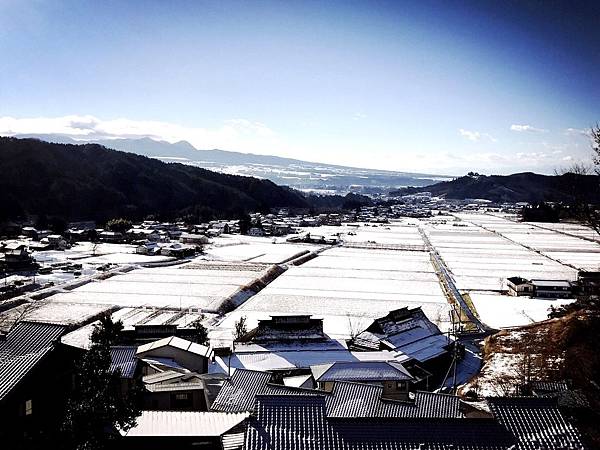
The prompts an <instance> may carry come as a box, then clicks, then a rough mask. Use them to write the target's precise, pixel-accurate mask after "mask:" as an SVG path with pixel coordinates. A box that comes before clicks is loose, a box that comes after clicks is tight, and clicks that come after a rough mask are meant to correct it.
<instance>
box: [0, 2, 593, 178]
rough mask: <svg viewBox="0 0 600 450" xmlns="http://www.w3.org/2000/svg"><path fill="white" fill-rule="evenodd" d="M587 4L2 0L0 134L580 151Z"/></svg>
mask: <svg viewBox="0 0 600 450" xmlns="http://www.w3.org/2000/svg"><path fill="white" fill-rule="evenodd" d="M598 23H600V3H598V2H590V3H586V2H578V1H565V2H558V1H550V0H548V1H544V2H527V1H519V2H513V1H502V2H486V1H452V2H447V1H445V2H442V1H439V2H438V1H428V0H420V1H414V2H403V1H390V2H387V1H368V2H367V1H363V2H354V1H342V2H337V1H318V2H311V1H302V2H300V1H265V2H263V1H245V2H233V1H219V2H216V1H215V2H202V1H194V2H178V1H169V2H150V1H146V2H136V1H127V2H110V1H102V2H85V1H72V2H70V1H60V0H48V1H44V0H39V1H28V0H0V55H1V59H0V61H1V62H0V65H1V70H0V134H16V133H50V132H59V133H66V134H70V135H72V136H75V137H77V138H78V139H89V138H92V137H125V136H128V137H131V136H133V137H136V136H151V137H153V138H156V139H165V140H168V141H177V140H182V139H185V140H188V141H190V142H191V143H192V144H193V145H195V146H196V147H197V148H221V149H225V150H236V151H245V152H254V153H263V154H273V155H281V156H290V157H295V158H300V159H307V160H313V161H322V162H328V163H337V164H345V165H354V166H360V167H371V168H380V169H392V170H402V171H422V172H431V173H440V174H461V173H464V172H465V171H468V170H476V171H480V172H484V173H511V172H518V171H525V170H533V171H537V172H545V173H551V172H552V171H553V170H554V169H555V168H560V167H564V166H567V165H569V164H571V163H572V162H573V161H577V160H589V158H590V143H589V138H588V137H587V136H586V135H585V129H586V128H589V127H590V126H591V125H593V124H595V123H596V122H598V121H600V84H599V83H598V73H599V68H600V27H598Z"/></svg>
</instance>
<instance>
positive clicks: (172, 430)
mask: <svg viewBox="0 0 600 450" xmlns="http://www.w3.org/2000/svg"><path fill="white" fill-rule="evenodd" d="M248 416H249V414H248V413H222V412H198V411H142V414H141V415H140V416H139V417H138V418H137V419H136V425H135V426H134V427H133V428H131V429H130V430H129V431H126V432H121V434H122V435H124V436H146V437H148V436H196V437H216V436H221V435H223V434H225V433H226V432H227V431H229V430H231V429H232V428H234V427H235V426H237V425H239V424H241V423H242V422H243V421H244V420H246V418H247V417H248Z"/></svg>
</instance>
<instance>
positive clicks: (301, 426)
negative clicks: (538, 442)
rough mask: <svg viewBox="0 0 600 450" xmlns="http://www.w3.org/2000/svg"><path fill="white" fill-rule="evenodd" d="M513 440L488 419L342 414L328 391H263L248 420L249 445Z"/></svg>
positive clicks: (469, 449) (474, 444)
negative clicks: (335, 411)
mask: <svg viewBox="0 0 600 450" xmlns="http://www.w3.org/2000/svg"><path fill="white" fill-rule="evenodd" d="M512 443H513V438H512V436H511V435H510V433H507V431H506V429H504V428H503V427H502V426H500V425H499V424H498V423H497V422H495V421H493V420H486V419H453V420H448V419H447V420H432V419H408V420H406V419H399V418H376V419H375V418H371V419H365V418H356V419H349V418H344V419H338V418H332V417H328V416H327V406H326V398H325V397H323V396H312V397H308V396H304V397H301V396H285V395H283V396H258V397H257V401H256V417H252V418H251V419H250V420H249V421H248V428H247V430H246V442H245V449H247V450H267V449H286V450H351V449H352V450H356V449H361V450H409V449H410V450H415V449H428V450H442V449H445V450H447V449H450V448H453V449H456V450H480V449H481V450H483V449H485V450H500V449H506V448H507V447H508V446H509V445H511V444H512Z"/></svg>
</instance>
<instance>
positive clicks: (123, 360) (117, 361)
mask: <svg viewBox="0 0 600 450" xmlns="http://www.w3.org/2000/svg"><path fill="white" fill-rule="evenodd" d="M136 350H137V347H133V346H124V345H123V346H114V347H111V348H110V370H111V372H114V371H115V370H117V369H120V370H121V378H133V376H134V374H135V369H136V368H137V364H138V359H137V358H136V357H135V353H136Z"/></svg>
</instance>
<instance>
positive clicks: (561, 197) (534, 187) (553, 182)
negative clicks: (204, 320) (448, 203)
mask: <svg viewBox="0 0 600 450" xmlns="http://www.w3.org/2000/svg"><path fill="white" fill-rule="evenodd" d="M418 192H431V193H432V194H433V195H436V196H445V197H446V198H449V199H459V200H462V199H468V198H480V199H486V200H491V201H494V202H529V203H535V202H543V201H549V202H570V201H572V200H573V199H574V198H575V197H576V196H577V197H579V198H582V199H585V201H586V202H589V203H595V204H600V183H599V177H598V176H595V175H575V174H564V175H560V176H550V175H539V174H536V173H531V172H524V173H516V174H513V175H506V176H502V175H491V176H485V175H475V176H469V175H467V176H464V177H460V178H456V179H454V180H452V181H447V182H441V183H437V184H434V185H431V186H426V187H410V188H404V189H399V190H397V191H393V192H391V193H390V195H393V196H401V195H406V194H414V193H418Z"/></svg>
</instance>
